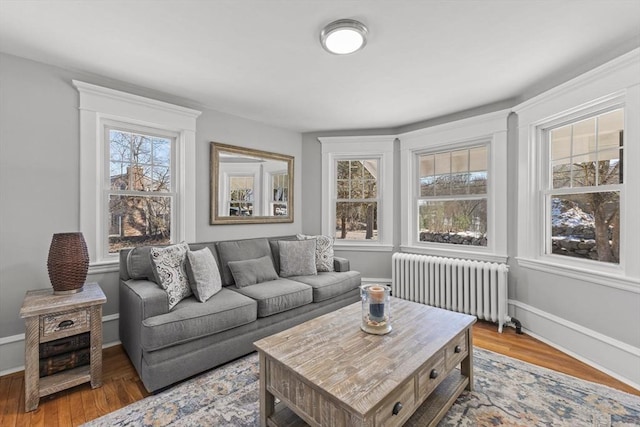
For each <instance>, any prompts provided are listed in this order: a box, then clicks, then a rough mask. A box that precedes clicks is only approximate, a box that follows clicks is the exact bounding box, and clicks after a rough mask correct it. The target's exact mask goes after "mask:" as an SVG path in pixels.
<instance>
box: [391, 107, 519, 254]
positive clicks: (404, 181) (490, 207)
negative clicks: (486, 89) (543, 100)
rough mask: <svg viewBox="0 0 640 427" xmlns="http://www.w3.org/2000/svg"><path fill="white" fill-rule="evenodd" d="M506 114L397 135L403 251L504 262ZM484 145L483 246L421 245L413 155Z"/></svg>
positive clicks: (488, 115)
mask: <svg viewBox="0 0 640 427" xmlns="http://www.w3.org/2000/svg"><path fill="white" fill-rule="evenodd" d="M509 113H510V110H500V111H497V112H494V113H488V114H483V115H480V116H475V117H471V118H468V119H462V120H458V121H454V122H449V123H445V124H442V125H438V126H433V127H430V128H426V129H421V130H418V131H414V132H409V133H405V134H402V135H400V136H399V138H400V151H401V168H400V169H401V170H402V171H403V173H402V174H401V184H400V185H401V188H406V189H407V191H403V192H402V193H401V197H402V200H401V209H402V218H403V219H404V220H405V221H404V222H403V225H402V230H401V245H400V249H401V250H402V251H403V252H411V253H421V254H429V255H439V256H445V257H454V258H467V259H475V260H480V261H492V262H506V261H507V259H508V256H507V197H508V196H507V119H508V116H509ZM479 145H486V146H487V148H488V159H487V162H488V163H487V192H486V197H487V246H470V245H456V244H447V243H437V242H421V241H419V234H418V209H417V203H418V194H419V192H420V188H419V174H420V171H419V163H418V162H419V156H420V155H422V154H425V153H436V152H445V151H455V150H457V149H461V148H471V147H474V146H479Z"/></svg>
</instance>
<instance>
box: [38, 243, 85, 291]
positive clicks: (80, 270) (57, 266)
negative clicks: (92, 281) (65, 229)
mask: <svg viewBox="0 0 640 427" xmlns="http://www.w3.org/2000/svg"><path fill="white" fill-rule="evenodd" d="M47 269H48V270H49V279H50V280H51V285H52V286H53V293H54V294H60V293H65V294H66V293H73V292H79V291H81V290H82V287H83V286H84V281H85V279H86V278H87V271H88V270H89V252H88V251H87V244H86V242H85V241H84V236H83V235H82V233H57V234H54V235H53V238H52V239H51V246H50V247H49V259H48V260H47Z"/></svg>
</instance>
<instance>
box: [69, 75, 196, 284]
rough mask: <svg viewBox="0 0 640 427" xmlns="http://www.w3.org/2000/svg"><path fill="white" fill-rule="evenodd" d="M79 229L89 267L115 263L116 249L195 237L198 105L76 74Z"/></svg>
mask: <svg viewBox="0 0 640 427" xmlns="http://www.w3.org/2000/svg"><path fill="white" fill-rule="evenodd" d="M73 85H74V86H75V87H76V88H77V89H78V92H79V94H80V144H81V150H80V229H81V231H82V233H83V235H84V237H85V240H86V242H87V248H88V250H89V256H90V259H91V266H90V268H91V273H101V272H108V271H115V270H117V259H118V258H117V257H118V253H117V252H118V250H119V249H121V248H124V247H133V246H138V245H144V244H156V243H157V244H165V243H169V242H179V241H182V240H185V241H195V212H196V190H195V188H196V179H195V172H196V167H195V160H196V152H195V129H196V118H197V117H198V116H199V115H200V112H199V111H195V110H191V109H189V108H184V107H180V106H177V105H172V104H168V103H166V102H161V101H156V100H153V99H148V98H144V97H141V96H136V95H131V94H128V93H125V92H120V91H116V90H112V89H108V88H104V87H100V86H96V85H92V84H88V83H84V82H80V81H77V80H74V81H73Z"/></svg>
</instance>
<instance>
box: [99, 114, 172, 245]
mask: <svg viewBox="0 0 640 427" xmlns="http://www.w3.org/2000/svg"><path fill="white" fill-rule="evenodd" d="M105 133H106V134H105V140H106V141H108V147H109V156H108V168H105V170H108V171H109V177H108V181H107V182H108V184H107V185H106V188H105V189H104V193H105V194H106V198H107V200H108V201H107V203H106V205H107V206H108V211H109V217H110V218H111V220H110V225H111V226H110V229H109V231H108V234H109V235H108V248H107V252H108V253H109V254H113V253H116V252H118V251H119V250H120V249H123V248H131V247H135V246H140V245H154V244H168V243H169V242H171V241H172V239H171V237H172V230H171V223H172V221H171V219H172V217H173V209H172V206H174V200H175V198H176V193H175V191H174V189H175V186H174V185H173V183H172V180H171V176H172V175H173V173H172V169H173V167H172V159H173V157H174V156H173V155H172V152H173V149H174V146H175V136H171V137H166V136H154V135H151V134H149V133H141V132H136V131H133V130H129V129H126V128H113V127H108V126H107V127H105Z"/></svg>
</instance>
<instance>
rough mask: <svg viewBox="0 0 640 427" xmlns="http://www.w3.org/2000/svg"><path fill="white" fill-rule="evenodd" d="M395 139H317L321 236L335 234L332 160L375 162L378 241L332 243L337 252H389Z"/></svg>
mask: <svg viewBox="0 0 640 427" xmlns="http://www.w3.org/2000/svg"><path fill="white" fill-rule="evenodd" d="M395 139H396V137H395V136H389V135H385V136H378V135H376V136H348V137H321V138H318V140H319V141H320V143H321V144H322V182H323V183H326V185H323V186H322V234H325V235H328V236H333V235H335V230H333V228H332V224H333V225H334V226H335V223H336V222H335V220H336V219H335V206H333V202H332V201H333V200H335V196H336V195H335V191H336V185H335V181H336V177H335V173H336V172H335V168H334V164H335V162H336V160H342V159H345V160H349V159H354V158H368V159H374V158H375V159H378V160H379V162H380V163H379V165H380V171H379V174H378V175H379V178H378V193H379V197H378V198H379V200H380V202H379V203H380V205H379V207H378V240H377V241H364V240H356V241H345V240H338V239H336V240H335V243H334V246H335V247H336V249H337V250H354V251H356V250H357V251H388V252H391V251H392V250H393V146H394V141H395Z"/></svg>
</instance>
